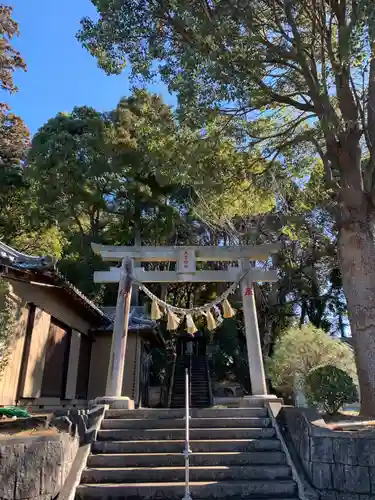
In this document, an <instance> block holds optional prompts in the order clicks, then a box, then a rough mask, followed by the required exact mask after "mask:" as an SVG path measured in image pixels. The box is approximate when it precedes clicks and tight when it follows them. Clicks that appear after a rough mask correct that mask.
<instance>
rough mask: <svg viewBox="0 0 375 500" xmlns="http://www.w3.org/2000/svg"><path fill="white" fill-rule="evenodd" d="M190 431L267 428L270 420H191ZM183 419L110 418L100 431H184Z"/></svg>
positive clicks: (246, 418) (243, 418)
mask: <svg viewBox="0 0 375 500" xmlns="http://www.w3.org/2000/svg"><path fill="white" fill-rule="evenodd" d="M189 423H190V429H197V428H199V429H212V428H221V429H224V428H228V427H231V428H233V427H235V428H246V429H250V428H254V427H256V428H259V427H269V426H270V425H271V419H269V418H259V417H249V418H248V417H240V418H229V417H225V418H191V419H190V421H189ZM185 425H186V424H185V419H182V418H179V419H171V420H169V419H163V420H161V419H156V420H151V419H146V420H145V419H128V418H126V419H125V418H124V419H119V418H113V419H112V418H111V419H107V418H106V419H104V420H103V421H102V426H101V428H102V429H165V428H167V429H184V428H185Z"/></svg>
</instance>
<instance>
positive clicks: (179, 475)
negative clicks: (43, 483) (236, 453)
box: [81, 465, 291, 483]
mask: <svg viewBox="0 0 375 500" xmlns="http://www.w3.org/2000/svg"><path fill="white" fill-rule="evenodd" d="M189 476H190V481H193V482H194V481H229V480H230V481H254V480H256V481H274V480H276V479H280V480H283V479H288V478H290V477H291V470H290V467H288V466H287V465H273V466H272V467H264V466H263V465H250V466H242V467H241V466H234V465H233V466H223V465H216V466H212V467H209V466H206V467H195V466H192V467H190V469H189ZM184 478H185V467H142V468H139V467H138V468H137V467H123V468H116V467H114V468H109V467H100V468H94V469H91V468H90V469H85V470H84V471H83V473H82V479H81V481H82V482H83V483H128V482H129V483H134V482H135V483H144V482H148V481H151V482H169V483H170V482H180V481H184Z"/></svg>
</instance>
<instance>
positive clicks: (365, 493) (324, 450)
mask: <svg viewBox="0 0 375 500" xmlns="http://www.w3.org/2000/svg"><path fill="white" fill-rule="evenodd" d="M277 420H278V423H279V425H280V428H281V429H282V432H283V433H284V436H285V438H286V442H287V443H288V445H289V447H290V448H293V450H292V451H293V452H294V457H293V458H294V460H296V458H297V460H299V465H300V466H301V468H302V469H303V472H304V473H305V475H306V477H307V478H308V480H309V482H310V483H311V484H312V486H313V487H314V488H316V489H317V491H318V492H319V494H320V498H321V499H322V500H375V431H363V432H358V431H357V432H340V431H332V430H330V429H329V428H328V427H327V426H326V425H325V423H324V421H323V420H322V419H321V418H320V416H319V415H318V414H317V413H316V412H315V411H314V410H310V409H305V408H294V407H283V408H282V410H281V412H280V413H279V415H278V418H277Z"/></svg>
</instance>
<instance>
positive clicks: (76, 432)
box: [0, 406, 104, 500]
mask: <svg viewBox="0 0 375 500" xmlns="http://www.w3.org/2000/svg"><path fill="white" fill-rule="evenodd" d="M103 413H104V407H103V406H97V407H94V408H92V409H89V410H77V409H73V410H65V409H64V410H60V411H58V412H56V413H55V415H54V416H53V418H52V419H51V420H50V421H48V422H47V421H44V420H43V421H42V419H33V418H31V419H20V420H18V421H15V422H14V423H10V424H9V425H13V426H14V427H15V428H17V430H18V429H19V427H20V426H21V424H22V425H23V426H24V427H25V428H29V426H28V423H27V422H28V421H30V422H29V423H30V425H31V424H32V425H33V426H34V427H35V421H36V420H41V422H39V424H40V425H39V428H40V427H44V431H45V435H41V434H39V435H35V436H22V437H21V436H19V437H11V436H9V437H7V438H3V439H0V499H1V500H52V499H54V498H56V497H57V495H58V494H59V493H60V492H61V491H62V490H63V489H65V490H66V489H69V490H72V489H73V488H74V487H75V481H76V476H78V475H79V473H80V468H81V467H82V463H81V462H82V460H84V457H85V456H86V455H85V454H81V455H80V453H79V450H82V449H83V448H84V447H85V446H86V447H87V446H90V443H91V442H92V440H93V439H95V434H96V430H97V427H98V424H99V422H100V419H101V417H102V415H103ZM48 425H50V426H52V427H53V428H57V429H58V431H59V432H58V433H57V434H53V431H48V429H47V427H48ZM49 432H51V433H50V434H49ZM67 483H69V484H68V487H67ZM63 487H64V488H63Z"/></svg>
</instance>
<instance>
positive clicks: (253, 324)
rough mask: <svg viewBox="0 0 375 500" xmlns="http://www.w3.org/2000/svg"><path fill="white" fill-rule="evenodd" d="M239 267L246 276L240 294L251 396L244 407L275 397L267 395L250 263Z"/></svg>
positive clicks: (245, 399)
mask: <svg viewBox="0 0 375 500" xmlns="http://www.w3.org/2000/svg"><path fill="white" fill-rule="evenodd" d="M241 267H242V270H243V271H244V272H246V271H248V274H247V275H246V276H245V277H244V278H243V280H242V282H241V294H242V303H243V315H244V322H245V335H246V347H247V357H248V360H249V371H250V381H251V393H252V395H251V396H246V397H245V398H244V403H245V404H244V406H247V403H248V404H254V403H255V402H256V401H258V400H261V401H264V400H265V399H274V397H275V396H272V395H270V394H267V385H266V376H265V372H264V363H263V355H262V346H261V342H260V335H259V326H258V316H257V310H256V303H255V296H254V288H253V282H252V281H251V271H250V262H249V260H248V259H241Z"/></svg>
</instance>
